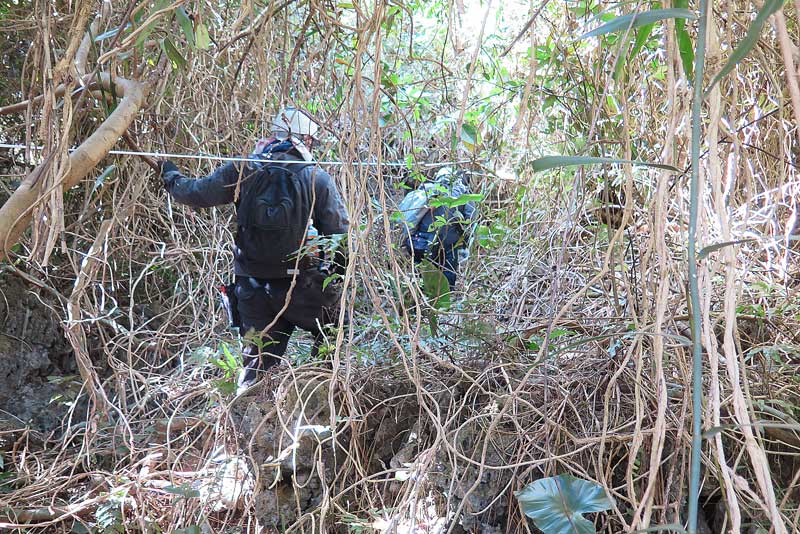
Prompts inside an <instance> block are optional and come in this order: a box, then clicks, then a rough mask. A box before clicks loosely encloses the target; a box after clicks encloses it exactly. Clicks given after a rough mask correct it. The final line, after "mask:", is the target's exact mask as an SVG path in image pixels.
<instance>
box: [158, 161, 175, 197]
mask: <svg viewBox="0 0 800 534" xmlns="http://www.w3.org/2000/svg"><path fill="white" fill-rule="evenodd" d="M158 168H159V170H160V175H161V179H162V180H163V181H164V189H166V190H167V191H169V190H170V189H172V184H173V183H174V182H175V179H176V178H178V177H179V176H180V175H181V171H179V170H178V167H177V165H175V164H174V163H172V162H171V161H169V160H167V159H165V160H162V161H159V162H158Z"/></svg>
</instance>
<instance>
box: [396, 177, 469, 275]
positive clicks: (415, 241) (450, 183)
mask: <svg viewBox="0 0 800 534" xmlns="http://www.w3.org/2000/svg"><path fill="white" fill-rule="evenodd" d="M466 180H467V175H466V173H464V172H460V171H456V170H454V169H453V168H452V167H442V168H441V169H440V170H439V171H438V172H437V173H436V176H435V178H434V180H433V182H430V183H427V184H424V196H426V197H428V198H427V200H426V202H425V205H424V206H422V208H421V209H422V210H424V212H423V213H422V216H421V217H416V218H415V220H417V222H416V224H415V225H414V226H413V227H411V228H408V229H407V232H406V234H405V237H404V240H403V247H404V248H405V249H406V250H407V251H408V252H409V253H410V254H411V255H412V257H413V259H414V262H415V263H419V262H421V261H423V260H428V261H430V262H431V263H433V264H434V265H435V266H437V267H439V269H441V271H442V273H443V274H444V276H445V278H447V281H448V282H449V284H450V288H451V289H452V288H454V287H455V285H456V279H457V276H458V263H459V253H460V252H461V251H465V250H466V247H467V238H468V231H469V228H470V227H471V226H472V224H473V222H474V219H475V215H476V212H475V205H474V203H473V202H471V201H470V202H465V203H463V204H461V205H459V206H455V207H452V208H450V207H447V206H446V205H438V206H430V205H429V202H430V201H431V200H434V199H437V198H442V197H447V198H450V199H457V198H459V197H461V196H462V195H467V194H469V193H470V190H469V186H468V184H467V183H466ZM418 192H419V191H416V192H412V193H409V195H411V194H416V193H418Z"/></svg>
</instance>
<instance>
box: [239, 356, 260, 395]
mask: <svg viewBox="0 0 800 534" xmlns="http://www.w3.org/2000/svg"><path fill="white" fill-rule="evenodd" d="M263 376H264V374H263V372H262V371H261V365H260V362H259V358H245V362H244V366H243V367H242V370H241V371H239V378H238V380H237V381H236V395H237V396H239V395H241V394H242V393H244V392H245V391H247V390H249V389H250V388H252V387H253V386H255V385H256V384H257V383H258V381H259V380H260V379H261V378H262V377H263Z"/></svg>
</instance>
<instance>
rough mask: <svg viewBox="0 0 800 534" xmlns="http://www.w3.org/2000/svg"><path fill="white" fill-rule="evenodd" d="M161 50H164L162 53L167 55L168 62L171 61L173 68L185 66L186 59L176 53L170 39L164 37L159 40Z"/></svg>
mask: <svg viewBox="0 0 800 534" xmlns="http://www.w3.org/2000/svg"><path fill="white" fill-rule="evenodd" d="M161 48H162V49H163V50H164V53H165V54H167V57H168V58H169V60H170V61H172V66H173V68H176V69H177V68H180V67H185V66H186V58H185V57H183V56H182V55H181V53H180V52H178V49H177V48H175V45H174V44H172V40H171V39H169V38H166V37H165V38H164V39H161Z"/></svg>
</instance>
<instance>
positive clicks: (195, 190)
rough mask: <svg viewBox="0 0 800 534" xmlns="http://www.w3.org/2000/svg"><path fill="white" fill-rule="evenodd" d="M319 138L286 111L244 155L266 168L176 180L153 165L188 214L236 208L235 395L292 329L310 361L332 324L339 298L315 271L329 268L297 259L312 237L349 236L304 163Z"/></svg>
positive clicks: (335, 205) (330, 194) (327, 180)
mask: <svg viewBox="0 0 800 534" xmlns="http://www.w3.org/2000/svg"><path fill="white" fill-rule="evenodd" d="M317 129H318V126H317V124H315V123H314V121H313V120H311V118H310V117H309V116H308V115H307V114H306V113H304V112H303V111H301V110H298V109H295V108H286V109H284V110H283V111H281V112H280V113H278V115H277V116H276V118H275V120H274V121H273V132H272V134H273V135H272V137H271V138H269V139H266V140H261V141H259V143H258V144H257V145H256V149H255V151H254V153H253V154H251V158H250V159H261V160H267V161H264V162H263V163H262V162H260V161H259V162H246V163H245V162H231V163H228V164H226V165H224V166H223V167H220V168H219V169H217V170H216V171H214V172H213V173H212V174H211V175H209V176H206V177H204V178H199V179H190V178H187V177H185V176H183V175H182V174H181V173H180V172H179V171H178V168H177V167H176V166H175V165H174V164H173V163H171V162H169V161H164V162H162V164H161V176H162V178H163V181H164V187H165V189H166V190H167V191H168V192H169V194H170V195H171V196H172V198H174V199H175V201H176V202H179V203H181V204H186V205H189V206H192V207H196V208H206V207H211V206H218V205H221V204H229V203H234V204H235V205H236V211H237V232H236V239H235V242H236V243H235V247H234V272H235V275H236V282H235V290H234V291H235V297H236V298H235V301H236V307H237V310H238V313H239V316H240V318H241V325H240V331H241V332H242V333H246V334H247V336H248V337H249V340H250V341H251V343H249V344H248V345H247V347H246V348H245V350H244V361H243V370H242V372H241V373H240V375H239V381H238V382H239V384H238V385H239V391H240V392H241V391H242V390H244V389H247V388H249V386H251V385H253V384H254V383H255V382H256V381H257V380H258V378H259V374H260V372H261V371H264V370H266V369H268V368H269V367H272V366H273V365H275V364H277V363H279V361H280V357H281V356H283V354H284V353H285V352H286V348H287V344H288V342H289V338H290V337H291V335H292V332H293V331H294V329H295V328H296V327H299V328H301V329H303V330H306V331H309V332H311V333H313V334H314V335H315V342H314V349H313V353H314V354H316V352H317V350H318V349H319V346H320V344H321V342H322V340H323V332H322V327H323V326H324V325H326V324H330V323H332V322H334V321H335V316H334V313H335V310H336V308H337V307H338V301H339V297H340V292H339V291H338V288H337V284H335V283H333V284H331V283H329V284H327V286H326V287H325V289H323V285H324V280H325V279H326V278H327V277H328V276H330V274H331V273H330V272H329V271H328V270H326V269H325V268H323V266H326V268H327V267H328V266H329V262H328V261H324V262H323V261H321V260H320V258H318V257H315V256H313V255H311V257H309V255H306V256H301V254H299V253H298V250H302V247H303V246H304V245H307V243H306V240H307V236H309V235H311V233H312V232H318V233H319V235H321V236H332V235H335V234H345V233H347V231H348V227H349V220H348V213H347V209H346V207H345V205H344V203H343V202H342V198H341V196H340V195H339V192H338V190H337V189H336V185H335V184H334V182H333V179H332V178H331V176H330V175H329V174H328V173H327V172H325V171H324V170H322V169H321V168H320V167H319V166H318V165H316V164H314V163H313V161H312V156H311V149H312V148H313V146H314V144H315V142H316V138H315V135H316V132H317ZM276 161H277V162H276ZM265 171H266V172H265ZM306 248H309V247H306ZM340 267H341V266H340ZM293 281H294V282H295V283H294V287H292V282H293Z"/></svg>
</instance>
